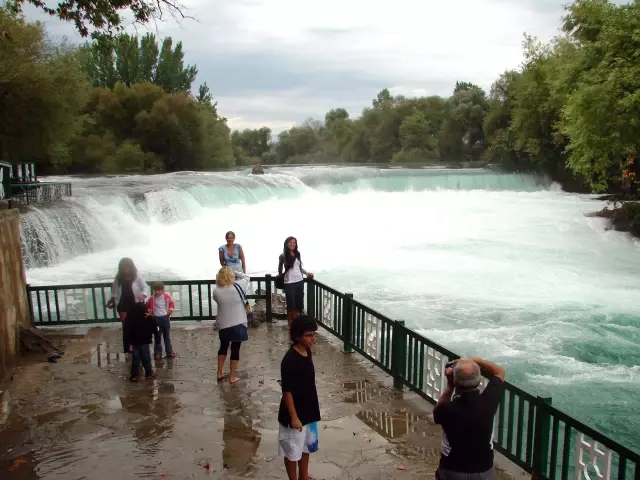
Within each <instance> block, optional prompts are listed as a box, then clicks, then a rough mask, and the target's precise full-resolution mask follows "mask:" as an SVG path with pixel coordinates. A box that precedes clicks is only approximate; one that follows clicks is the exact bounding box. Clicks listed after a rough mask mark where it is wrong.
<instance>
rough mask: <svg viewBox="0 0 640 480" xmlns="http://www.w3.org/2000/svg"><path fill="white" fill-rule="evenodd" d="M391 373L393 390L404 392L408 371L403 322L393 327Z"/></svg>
mask: <svg viewBox="0 0 640 480" xmlns="http://www.w3.org/2000/svg"><path fill="white" fill-rule="evenodd" d="M391 371H392V372H393V388H397V389H399V390H402V387H403V385H404V382H403V379H404V377H405V374H406V371H407V332H406V329H405V326H404V321H402V320H397V321H395V322H393V324H392V325H391Z"/></svg>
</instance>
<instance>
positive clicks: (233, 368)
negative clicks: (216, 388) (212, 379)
mask: <svg viewBox="0 0 640 480" xmlns="http://www.w3.org/2000/svg"><path fill="white" fill-rule="evenodd" d="M239 361H240V360H231V371H230V372H229V383H236V382H237V381H239V380H240V379H239V378H238V375H237V371H238V362H239Z"/></svg>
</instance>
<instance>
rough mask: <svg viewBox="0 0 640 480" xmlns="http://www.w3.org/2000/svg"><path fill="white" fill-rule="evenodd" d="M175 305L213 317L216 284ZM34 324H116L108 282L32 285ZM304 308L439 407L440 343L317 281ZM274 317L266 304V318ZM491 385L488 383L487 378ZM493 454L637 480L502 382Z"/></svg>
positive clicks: (614, 448)
mask: <svg viewBox="0 0 640 480" xmlns="http://www.w3.org/2000/svg"><path fill="white" fill-rule="evenodd" d="M251 280H252V286H251V287H250V291H251V292H253V291H255V292H258V293H256V294H253V295H249V298H253V299H271V298H272V294H273V293H277V290H276V289H275V285H273V279H272V277H271V276H269V275H267V276H265V277H255V278H252V279H251ZM165 286H166V289H167V290H168V291H169V292H170V293H171V294H172V296H173V297H174V299H175V300H176V310H175V312H174V317H173V319H174V320H211V319H214V318H215V308H214V304H213V303H212V296H211V293H212V288H213V287H214V286H215V281H212V280H206V281H168V282H165ZM27 290H28V295H29V300H30V301H29V305H30V308H31V312H32V316H33V319H34V323H35V324H36V325H40V326H43V325H62V324H78V323H102V322H114V321H117V317H116V313H115V311H108V310H107V309H106V307H104V304H105V302H106V300H107V299H108V296H109V291H110V284H107V283H103V284H86V285H61V286H46V287H32V286H28V287H27ZM306 310H307V312H308V313H309V314H311V315H313V316H314V317H315V318H316V319H317V320H318V323H319V324H320V325H321V326H322V327H323V328H325V329H326V330H328V331H329V332H331V333H332V334H333V335H335V336H336V337H338V338H339V339H340V340H342V343H343V351H344V352H346V353H351V352H358V353H359V354H361V355H362V356H363V357H365V358H366V359H368V360H369V361H371V362H373V363H374V364H375V365H377V366H378V367H379V368H380V369H382V370H383V371H385V372H386V373H388V374H389V375H391V376H392V377H393V384H394V387H396V388H403V387H405V386H406V387H407V388H409V389H410V390H412V391H414V392H416V393H417V394H418V395H420V396H422V397H423V398H424V399H425V400H427V401H428V402H430V403H432V404H435V403H436V402H437V401H438V399H439V398H440V395H441V393H442V392H443V391H444V389H445V388H446V378H445V375H444V366H445V365H446V363H447V362H449V361H450V360H453V359H456V358H459V355H457V354H455V353H454V352H451V351H450V350H448V349H446V348H444V347H443V346H441V345H439V344H438V343H436V342H433V341H431V340H429V339H428V338H426V337H424V336H422V335H420V334H419V333H417V332H414V331H413V330H411V329H409V328H408V327H406V326H405V324H404V322H402V321H395V320H392V319H390V318H389V317H387V316H386V315H383V314H381V313H379V312H377V311H375V310H374V309H372V308H370V307H368V306H366V305H364V304H362V303H360V302H359V301H357V300H355V299H354V298H353V295H352V294H349V293H341V292H339V291H337V290H335V289H333V288H331V287H329V286H327V285H324V284H322V283H320V282H318V281H317V280H308V281H307V295H306ZM272 316H273V311H272V302H271V301H269V300H267V301H266V317H267V320H271V318H272ZM484 384H486V379H485V380H484ZM494 448H495V450H496V451H498V452H500V453H501V454H502V455H504V456H505V457H507V458H508V459H509V460H511V461H512V462H513V463H515V464H516V465H518V466H519V467H520V468H522V469H523V470H525V471H526V472H528V473H531V474H532V476H533V477H535V478H540V479H548V480H558V479H561V480H567V479H569V478H570V477H572V478H574V479H576V480H578V479H582V478H584V479H587V480H595V479H596V478H598V479H602V480H613V479H616V480H640V455H639V454H638V453H637V452H634V451H632V450H631V449H629V448H627V447H625V446H623V445H620V444H619V443H618V442H616V441H614V440H613V439H611V438H609V437H607V436H606V435H603V434H602V433H600V432H598V431H596V430H594V429H593V428H590V427H589V426H587V425H585V424H584V423H582V422H580V421H578V420H576V419H575V418H572V417H570V416H569V415H567V414H566V413H564V412H562V411H560V410H558V409H557V408H555V407H553V406H552V404H551V398H541V397H538V396H534V395H531V394H529V393H527V392H525V391H524V390H522V389H520V388H518V387H516V386H515V385H512V384H510V383H508V382H506V383H505V391H504V394H503V398H502V401H501V403H500V406H499V408H498V412H497V413H496V416H495V419H494Z"/></svg>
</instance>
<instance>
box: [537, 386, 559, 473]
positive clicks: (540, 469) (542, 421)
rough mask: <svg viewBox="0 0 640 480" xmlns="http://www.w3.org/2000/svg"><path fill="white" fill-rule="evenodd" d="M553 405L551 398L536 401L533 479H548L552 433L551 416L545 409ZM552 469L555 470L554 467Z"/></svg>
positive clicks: (540, 398)
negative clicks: (550, 436)
mask: <svg viewBox="0 0 640 480" xmlns="http://www.w3.org/2000/svg"><path fill="white" fill-rule="evenodd" d="M547 405H551V397H538V398H537V399H536V422H535V431H534V441H533V472H532V473H531V478H532V479H534V480H536V479H542V478H547V466H548V463H549V433H550V432H551V416H550V415H549V412H548V411H547V409H546V408H545V407H546V406H547ZM551 468H555V465H552V466H551Z"/></svg>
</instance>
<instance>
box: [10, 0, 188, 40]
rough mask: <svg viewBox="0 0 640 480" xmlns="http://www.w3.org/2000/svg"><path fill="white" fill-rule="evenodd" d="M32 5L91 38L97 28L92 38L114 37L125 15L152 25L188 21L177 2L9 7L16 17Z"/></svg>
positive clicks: (74, 1) (108, 0)
mask: <svg viewBox="0 0 640 480" xmlns="http://www.w3.org/2000/svg"><path fill="white" fill-rule="evenodd" d="M25 3H30V4H31V5H34V6H35V7H37V8H39V9H41V10H42V11H44V12H45V13H48V14H49V15H51V16H55V17H58V18H59V19H61V20H64V21H69V22H72V23H73V24H74V25H75V27H76V29H77V30H78V32H79V33H80V35H82V36H83V37H87V36H88V35H89V29H90V28H93V29H94V32H93V33H92V34H91V35H92V36H94V37H95V36H100V35H103V34H107V35H111V34H112V33H114V32H118V31H120V30H122V28H123V25H122V23H123V20H124V19H123V17H122V14H121V12H123V11H129V12H131V14H133V20H134V22H135V23H140V24H148V23H150V22H152V21H157V20H162V19H163V18H164V17H165V16H167V15H169V16H171V17H173V18H180V19H184V18H186V17H185V14H184V10H185V8H184V6H183V5H182V4H181V3H179V2H178V1H174V0H83V1H78V0H58V5H57V6H56V7H53V8H52V7H49V6H48V5H47V2H46V1H45V0H7V2H6V5H7V6H8V7H10V8H11V9H12V10H13V11H14V12H15V13H19V12H21V10H22V6H23V5H24V4H25Z"/></svg>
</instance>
